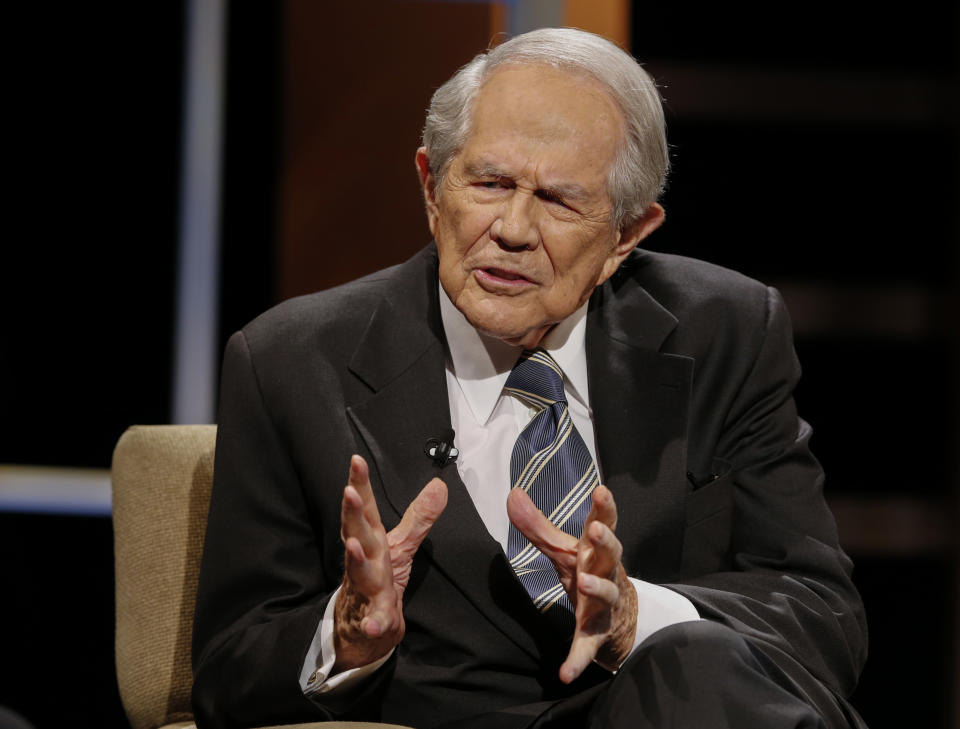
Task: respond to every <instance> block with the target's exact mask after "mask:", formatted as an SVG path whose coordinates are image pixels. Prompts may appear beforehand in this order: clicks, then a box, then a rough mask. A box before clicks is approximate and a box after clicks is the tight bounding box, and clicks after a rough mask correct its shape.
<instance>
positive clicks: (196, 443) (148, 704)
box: [112, 425, 403, 729]
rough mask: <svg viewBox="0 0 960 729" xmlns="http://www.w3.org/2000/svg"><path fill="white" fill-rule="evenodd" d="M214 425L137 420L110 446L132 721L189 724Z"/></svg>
mask: <svg viewBox="0 0 960 729" xmlns="http://www.w3.org/2000/svg"><path fill="white" fill-rule="evenodd" d="M216 433H217V429H216V426H213V425H189V426H175V425H161V426H134V427H132V428H129V429H128V430H127V431H126V432H125V433H124V434H123V435H122V436H121V437H120V440H119V442H118V443H117V447H116V449H115V450H114V453H113V471H112V479H113V529H114V561H115V569H116V618H117V633H116V660H117V680H118V683H119V686H120V697H121V699H122V700H123V706H124V709H125V710H126V712H127V718H128V719H129V720H130V724H131V726H132V727H133V729H159V728H162V729H192V727H194V724H193V713H192V711H191V707H190V689H191V686H192V684H193V677H192V673H191V668H190V637H191V632H192V629H193V607H194V600H195V597H196V591H197V573H198V571H199V568H200V554H201V551H202V549H203V535H204V531H205V529H206V525H207V508H208V504H209V501H210V486H211V482H212V480H213V452H214V443H215V440H216ZM392 726H395V725H390V724H367V723H357V722H322V723H314V724H297V725H291V726H290V727H288V728H287V729H297V728H299V729H307V727H311V728H313V727H316V729H323V728H327V729H348V728H357V729H359V728H360V727H369V728H371V729H372V728H373V727H379V728H386V727H392ZM399 729H403V728H402V727H401V728H399Z"/></svg>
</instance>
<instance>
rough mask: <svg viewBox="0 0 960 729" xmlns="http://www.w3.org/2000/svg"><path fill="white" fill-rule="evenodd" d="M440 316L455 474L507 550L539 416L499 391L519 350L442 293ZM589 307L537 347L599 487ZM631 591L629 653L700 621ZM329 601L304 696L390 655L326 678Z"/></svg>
mask: <svg viewBox="0 0 960 729" xmlns="http://www.w3.org/2000/svg"><path fill="white" fill-rule="evenodd" d="M440 314H441V318H442V320H443V329H444V333H445V334H446V338H447V347H448V357H447V363H446V364H447V370H446V375H447V395H448V398H449V401H450V423H451V425H452V426H453V429H454V432H455V433H456V436H455V439H454V444H455V445H456V447H457V448H458V449H459V451H460V453H459V456H458V457H457V460H456V465H457V472H458V473H459V475H460V478H461V479H462V480H463V483H464V485H465V486H466V488H467V492H468V493H469V494H470V498H471V499H472V500H473V504H474V506H475V507H476V509H477V512H478V513H479V515H480V518H481V519H482V520H483V523H484V525H485V526H486V528H487V531H489V532H490V535H491V536H492V537H493V538H494V539H495V540H496V541H498V542H499V543H500V545H501V546H502V547H503V550H504V552H506V550H507V535H508V533H509V528H510V521H509V518H508V517H507V495H508V494H509V493H510V487H511V482H510V455H511V453H512V451H513V444H514V443H515V442H516V440H517V436H518V435H519V434H520V431H521V430H523V428H524V427H525V426H526V425H527V424H528V423H529V422H530V420H531V419H532V418H533V417H534V415H536V414H537V412H538V411H537V410H535V409H533V408H530V407H528V406H527V405H525V404H524V403H523V402H522V401H521V400H519V399H518V398H515V397H513V396H511V395H509V394H508V393H505V392H504V391H503V386H504V385H505V384H506V381H507V378H508V377H509V376H510V371H511V370H512V369H513V366H514V365H515V364H516V362H517V359H518V358H519V356H520V353H521V351H522V349H521V348H520V347H514V346H511V345H509V344H507V343H506V342H503V341H502V340H499V339H495V338H492V337H487V336H485V335H483V334H481V333H479V332H478V331H477V330H476V329H474V328H473V326H472V325H471V324H470V323H469V322H468V321H467V320H466V318H465V317H464V316H463V314H462V313H461V312H460V310H459V309H457V308H456V306H454V305H453V303H452V302H451V301H450V298H449V297H448V296H447V294H446V292H445V291H444V290H443V287H440ZM586 316H587V304H584V305H583V306H581V307H580V308H579V309H577V311H575V312H574V313H573V314H571V315H570V316H569V317H567V318H566V319H564V320H563V321H562V322H560V323H559V324H557V325H556V326H555V327H553V329H551V330H550V331H549V332H548V333H547V334H546V336H545V337H544V338H543V340H542V341H541V342H540V346H541V347H543V348H544V349H546V350H547V351H548V352H549V353H550V356H551V357H553V359H554V360H555V361H556V362H557V364H558V365H559V366H560V369H561V370H563V374H564V378H563V387H564V392H565V393H566V395H567V402H568V407H569V410H570V416H571V419H572V420H573V424H574V426H575V427H576V429H577V431H578V432H579V433H580V435H581V437H582V438H583V441H584V443H585V444H586V446H587V450H589V451H590V455H591V457H592V458H593V460H594V463H596V465H597V471H598V473H599V475H600V481H601V483H602V482H603V464H602V463H600V461H599V459H598V458H597V448H596V432H595V429H594V427H593V411H592V410H591V409H590V394H589V385H588V380H587V355H586V349H585V346H586ZM630 581H631V582H632V583H633V586H634V588H635V589H636V591H637V627H636V632H635V634H634V643H633V648H634V649H636V647H637V646H638V645H639V644H640V643H642V642H643V640H644V639H646V638H647V637H648V636H649V635H651V634H653V633H654V632H656V631H657V630H660V629H661V628H665V627H667V626H668V625H673V624H674V623H681V622H686V621H688V620H698V619H699V617H700V616H699V614H698V613H697V610H696V608H695V607H694V606H693V604H692V603H691V602H690V601H689V600H688V599H687V598H686V597H684V596H683V595H681V594H680V593H678V592H674V591H673V590H670V589H667V588H665V587H661V586H659V585H655V584H652V583H649V582H644V581H642V580H637V579H634V578H630ZM335 602H336V594H334V596H333V597H332V598H331V599H330V602H329V603H328V605H327V609H326V612H325V614H324V616H323V619H322V620H321V623H320V627H319V628H318V630H317V634H316V635H315V636H314V640H313V643H312V644H311V646H310V650H309V651H308V653H307V657H306V660H305V661H304V665H303V669H302V671H301V676H300V683H301V687H302V688H303V690H304V693H305V694H307V695H308V696H310V695H314V694H318V693H326V692H328V691H332V690H334V689H335V688H337V687H345V686H346V685H351V684H353V683H354V682H355V681H359V680H360V679H362V678H363V677H364V676H367V675H369V674H370V673H372V672H373V671H375V670H376V669H377V668H379V667H380V666H381V665H382V664H383V663H384V662H386V660H387V658H389V655H390V654H387V655H386V656H384V657H383V658H381V659H379V660H377V661H375V662H374V663H372V664H370V665H368V666H363V667H361V668H355V669H352V670H349V671H344V672H342V673H339V674H336V675H335V676H330V672H331V671H332V670H333V664H334V660H335V657H336V655H335V652H334V647H333V645H334V644H333V606H334V603H335Z"/></svg>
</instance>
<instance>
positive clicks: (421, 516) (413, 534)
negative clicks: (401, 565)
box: [387, 478, 447, 554]
mask: <svg viewBox="0 0 960 729" xmlns="http://www.w3.org/2000/svg"><path fill="white" fill-rule="evenodd" d="M446 506H447V485H446V484H445V483H444V482H443V481H441V480H440V479H439V478H435V479H433V480H432V481H430V483H428V484H427V485H426V486H424V487H423V488H422V489H421V490H420V493H419V494H417V498H415V499H414V500H413V501H412V502H411V503H410V506H408V507H407V510H406V511H404V512H403V518H402V519H401V520H400V523H399V524H398V525H397V526H396V527H395V528H394V529H392V530H391V531H390V533H389V534H387V544H389V545H390V547H391V548H394V547H399V548H400V549H402V550H403V551H404V552H406V553H409V554H412V553H413V552H415V551H417V549H418V548H419V547H420V544H421V542H423V540H424V539H425V538H426V536H427V533H428V532H429V531H430V528H431V527H432V526H433V524H434V522H436V520H437V519H438V518H439V517H440V514H442V513H443V510H444V509H445V508H446Z"/></svg>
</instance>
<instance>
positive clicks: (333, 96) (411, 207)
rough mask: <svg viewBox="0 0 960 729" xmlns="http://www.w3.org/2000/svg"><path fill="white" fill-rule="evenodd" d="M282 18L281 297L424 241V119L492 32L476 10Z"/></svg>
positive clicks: (305, 0)
mask: <svg viewBox="0 0 960 729" xmlns="http://www.w3.org/2000/svg"><path fill="white" fill-rule="evenodd" d="M284 13H285V18H284V22H283V34H284V39H283V40H284V42H283V58H282V74H283V106H282V111H281V113H282V121H281V124H280V128H281V130H282V134H283V141H282V147H281V149H282V151H281V159H280V196H281V199H280V202H279V205H278V209H279V223H278V226H279V231H278V236H279V240H280V244H279V246H278V251H277V256H278V260H277V276H278V281H277V291H278V294H279V297H280V298H287V297H290V296H294V295H296V294H301V293H305V292H309V291H315V290H317V289H321V288H328V287H330V286H334V285H336V284H339V283H343V282H345V281H349V280H352V279H354V278H357V277H358V276H361V275H363V274H366V273H369V272H371V271H374V270H377V269H379V268H383V267H384V266H388V265H391V264H393V263H398V262H400V261H403V260H405V259H406V258H407V257H409V256H410V255H411V254H413V253H414V252H416V251H417V250H419V249H420V248H421V247H422V246H423V245H424V244H425V243H426V242H427V241H428V240H429V239H430V235H429V231H428V229H427V225H426V219H425V216H424V213H423V203H422V198H421V194H420V190H419V184H418V181H417V176H416V172H415V168H414V161H413V160H414V153H415V151H416V149H417V146H418V145H419V143H420V133H421V129H422V127H423V120H424V113H425V110H426V108H427V104H428V103H429V100H430V96H431V95H432V93H433V91H434V90H435V89H436V88H437V87H438V86H439V85H440V84H442V83H443V82H444V81H445V80H446V79H447V78H449V77H450V75H451V74H452V73H453V72H454V71H455V70H456V69H457V68H459V67H460V66H462V65H463V64H464V63H466V62H467V61H469V60H470V59H471V58H472V57H473V56H474V55H475V54H476V53H478V52H480V51H482V50H483V49H485V48H486V47H487V45H488V43H489V41H490V39H491V35H492V33H491V26H490V24H491V10H490V7H489V6H488V5H486V4H483V3H431V2H404V1H403V0H389V1H388V0H381V1H379V2H377V1H374V0H370V1H368V2H350V3H318V2H313V0H286V2H285V5H284Z"/></svg>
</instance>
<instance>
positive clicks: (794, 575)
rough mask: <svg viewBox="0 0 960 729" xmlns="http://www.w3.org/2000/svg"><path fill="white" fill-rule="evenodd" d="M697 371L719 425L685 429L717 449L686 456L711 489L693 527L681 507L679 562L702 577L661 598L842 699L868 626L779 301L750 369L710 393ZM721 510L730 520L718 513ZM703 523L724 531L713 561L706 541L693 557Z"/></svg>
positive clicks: (772, 296)
mask: <svg viewBox="0 0 960 729" xmlns="http://www.w3.org/2000/svg"><path fill="white" fill-rule="evenodd" d="M727 354H728V355H729V356H730V357H731V358H734V357H735V356H736V355H735V354H734V353H730V352H728V353H727ZM716 355H717V353H716V352H714V353H713V356H714V357H716ZM716 369H717V371H718V372H719V371H720V370H722V369H727V368H724V367H717V368H716ZM704 370H705V372H704V376H703V377H704V379H705V380H706V381H703V380H701V383H700V387H701V388H702V389H703V391H704V392H708V393H711V398H710V399H712V401H713V402H712V403H711V402H708V403H706V404H705V405H704V407H706V408H710V407H711V405H714V406H716V407H717V408H718V409H719V410H720V411H722V413H723V414H722V416H721V417H719V418H717V417H716V413H714V415H713V420H715V422H716V423H717V424H718V425H717V426H716V427H715V428H713V429H712V432H709V433H708V432H703V431H697V430H696V426H693V429H694V431H695V432H696V433H697V437H699V438H702V439H704V440H706V441H708V442H709V443H710V444H711V445H712V446H713V447H712V448H707V449H704V448H703V443H699V444H698V443H693V442H692V443H691V450H692V451H693V452H698V451H699V452H710V451H712V454H713V455H714V456H715V459H714V461H713V466H712V469H711V470H712V471H713V472H714V474H716V475H717V478H716V480H715V481H713V482H712V483H708V484H706V485H705V486H703V487H702V488H701V489H700V491H702V492H703V493H698V492H697V491H695V492H694V494H693V497H692V498H693V499H699V502H700V507H698V508H700V513H699V514H694V515H693V518H691V512H690V507H689V505H688V513H687V524H688V526H687V534H686V536H685V540H686V543H685V547H684V548H685V551H687V550H693V551H694V552H696V551H697V550H698V549H699V550H700V551H701V553H700V554H689V553H687V554H685V555H684V559H685V561H689V562H690V563H691V564H697V565H698V569H696V572H697V574H694V575H692V576H690V577H686V576H685V577H684V578H683V579H681V580H680V581H679V582H678V583H676V584H671V585H669V586H670V587H671V588H672V589H675V590H677V591H678V592H680V593H682V594H684V595H686V596H687V597H688V598H689V599H690V600H691V601H692V602H693V603H694V605H695V606H696V607H697V610H698V611H699V612H700V615H701V617H703V618H707V619H710V620H716V621H719V622H722V623H725V624H727V625H729V626H731V627H732V628H734V629H735V630H737V631H738V632H740V633H742V634H744V635H746V636H748V637H749V638H751V639H753V640H754V641H756V642H758V644H759V645H761V646H762V647H763V649H764V651H765V652H766V653H767V654H768V655H771V656H773V657H774V660H775V661H776V662H777V663H778V664H781V665H782V664H784V663H787V662H791V661H793V660H795V661H797V662H799V663H800V664H801V665H802V666H803V668H804V669H805V670H806V671H808V672H809V673H810V674H811V675H813V676H814V677H816V678H818V679H819V680H820V681H822V682H823V683H825V684H826V685H827V686H829V687H830V688H831V689H832V690H833V691H834V692H835V693H837V694H839V695H847V694H849V693H850V691H852V690H853V688H854V686H855V685H856V681H857V678H858V676H859V672H860V669H861V667H862V664H863V661H864V659H865V656H866V623H865V620H864V616H863V608H862V604H861V602H860V598H859V596H858V594H857V591H856V589H855V588H854V587H853V585H852V583H851V580H850V577H851V571H852V565H851V563H850V560H849V559H848V558H847V557H846V555H845V554H844V553H843V551H842V550H841V549H840V547H839V544H838V537H837V532H836V527H835V523H834V519H833V517H832V515H831V513H830V511H829V509H828V508H827V506H826V503H825V502H824V499H823V493H822V487H823V473H822V470H821V468H820V465H819V464H818V462H817V461H816V459H815V458H814V457H813V455H812V454H811V453H810V450H809V447H808V444H809V440H810V435H811V430H810V427H809V426H808V425H807V424H806V423H805V422H804V421H802V420H800V419H799V418H798V417H797V413H796V409H795V406H794V401H793V390H794V387H795V385H796V384H797V381H798V379H799V377H800V367H799V364H798V362H797V359H796V356H795V354H794V351H793V344H792V331H791V327H790V324H789V320H788V317H787V314H786V309H785V307H784V305H783V302H782V300H781V299H780V296H779V294H778V293H777V292H776V291H775V290H773V289H768V290H767V296H766V302H765V314H764V322H763V328H762V336H761V337H760V339H759V344H758V346H757V347H755V348H754V349H753V356H752V361H751V360H750V359H749V358H748V360H747V366H746V367H742V368H741V371H740V372H739V373H738V372H736V371H733V372H732V373H731V371H730V370H729V369H727V371H726V373H725V374H724V378H725V379H726V382H724V383H722V384H721V383H719V382H718V383H715V386H714V383H710V382H709V380H710V378H711V376H712V375H711V374H710V373H711V364H710V363H704ZM731 374H733V376H732V377H731ZM717 377H719V375H717ZM704 392H701V394H700V397H701V399H703V396H704ZM724 405H726V407H723V406H724ZM704 421H711V418H710V417H705V418H704ZM724 498H729V499H730V500H731V502H732V509H729V510H723V509H717V508H715V507H716V506H717V505H719V504H721V503H722V502H723V500H724ZM711 502H712V505H711ZM711 520H719V521H723V520H730V521H731V523H730V524H729V527H728V528H729V533H730V540H729V544H728V545H724V546H725V547H726V549H724V550H723V552H724V554H723V557H722V558H718V557H719V555H720V553H721V551H720V550H718V551H716V552H714V553H713V554H711V550H710V548H709V540H707V541H706V542H701V543H700V544H699V546H697V544H698V543H697V539H696V535H695V534H694V533H693V532H696V531H698V530H699V531H700V532H702V533H709V529H710V522H711Z"/></svg>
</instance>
